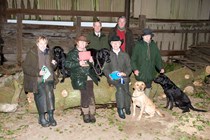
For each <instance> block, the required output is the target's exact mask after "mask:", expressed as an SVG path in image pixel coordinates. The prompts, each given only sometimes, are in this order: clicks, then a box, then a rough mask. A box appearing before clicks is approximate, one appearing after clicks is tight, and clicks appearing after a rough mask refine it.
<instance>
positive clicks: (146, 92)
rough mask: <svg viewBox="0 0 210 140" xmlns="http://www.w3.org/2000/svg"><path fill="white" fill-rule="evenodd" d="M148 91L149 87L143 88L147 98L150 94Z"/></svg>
mask: <svg viewBox="0 0 210 140" xmlns="http://www.w3.org/2000/svg"><path fill="white" fill-rule="evenodd" d="M150 91H151V88H146V89H145V94H146V95H147V97H148V98H149V95H150Z"/></svg>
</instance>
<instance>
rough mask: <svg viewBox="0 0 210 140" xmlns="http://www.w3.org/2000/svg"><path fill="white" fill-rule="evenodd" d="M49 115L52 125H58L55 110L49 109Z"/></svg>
mask: <svg viewBox="0 0 210 140" xmlns="http://www.w3.org/2000/svg"><path fill="white" fill-rule="evenodd" d="M48 117H49V123H50V125H51V126H56V125H57V122H56V121H55V119H54V111H53V110H50V111H48Z"/></svg>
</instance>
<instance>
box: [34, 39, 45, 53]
mask: <svg viewBox="0 0 210 140" xmlns="http://www.w3.org/2000/svg"><path fill="white" fill-rule="evenodd" d="M36 45H37V46H38V47H39V49H40V50H41V51H44V50H45V49H46V48H47V40H44V39H41V40H39V42H37V43H36Z"/></svg>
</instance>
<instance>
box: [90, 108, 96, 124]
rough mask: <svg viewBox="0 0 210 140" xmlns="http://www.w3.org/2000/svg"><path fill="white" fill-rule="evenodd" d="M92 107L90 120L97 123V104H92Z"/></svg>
mask: <svg viewBox="0 0 210 140" xmlns="http://www.w3.org/2000/svg"><path fill="white" fill-rule="evenodd" d="M89 109H90V122H91V123H95V122H96V118H95V110H96V108H95V105H90V106H89Z"/></svg>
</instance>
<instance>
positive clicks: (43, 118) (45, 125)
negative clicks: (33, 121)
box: [39, 114, 50, 127]
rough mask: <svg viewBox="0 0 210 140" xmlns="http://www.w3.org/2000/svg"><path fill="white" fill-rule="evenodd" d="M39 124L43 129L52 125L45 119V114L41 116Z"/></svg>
mask: <svg viewBox="0 0 210 140" xmlns="http://www.w3.org/2000/svg"><path fill="white" fill-rule="evenodd" d="M39 124H41V126H42V127H49V126H50V123H49V122H48V121H47V120H46V119H45V114H39Z"/></svg>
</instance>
